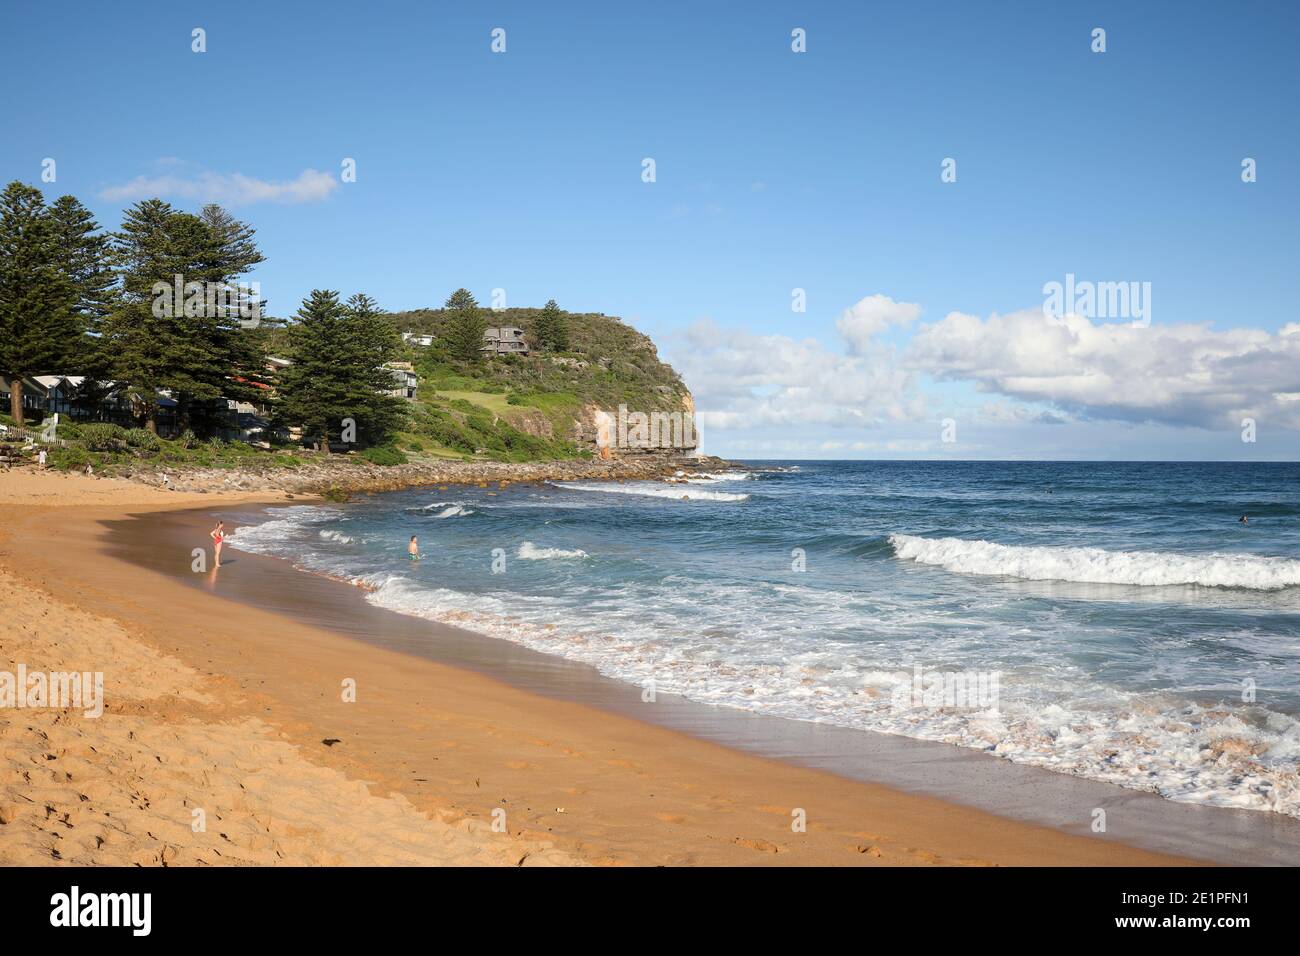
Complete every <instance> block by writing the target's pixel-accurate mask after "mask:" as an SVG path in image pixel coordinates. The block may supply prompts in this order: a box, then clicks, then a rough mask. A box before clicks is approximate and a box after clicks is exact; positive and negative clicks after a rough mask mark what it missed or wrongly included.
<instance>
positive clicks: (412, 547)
mask: <svg viewBox="0 0 1300 956" xmlns="http://www.w3.org/2000/svg"><path fill="white" fill-rule="evenodd" d="M406 553H407V554H408V555H409V556H410V558H411V560H412V561H419V560H420V542H419V541H418V540H417V539H416V537H415V535H411V543H410V544H408V545H407V546H406Z"/></svg>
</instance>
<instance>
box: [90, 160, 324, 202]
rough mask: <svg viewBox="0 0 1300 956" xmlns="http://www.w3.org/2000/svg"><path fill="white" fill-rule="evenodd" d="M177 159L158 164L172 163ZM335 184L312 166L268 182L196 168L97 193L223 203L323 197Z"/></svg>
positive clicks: (110, 197) (142, 178)
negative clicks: (285, 178)
mask: <svg viewBox="0 0 1300 956" xmlns="http://www.w3.org/2000/svg"><path fill="white" fill-rule="evenodd" d="M178 164H179V163H178V161H171V162H165V163H163V164H162V165H165V166H176V165H178ZM338 186H339V181H338V179H337V178H336V177H334V176H331V175H330V174H329V173H323V172H320V171H319V170H316V169H304V170H303V171H302V172H301V173H299V174H298V177H297V178H296V179H290V180H287V181H285V182H270V181H268V180H265V179H257V178H255V177H253V176H245V175H244V174H243V173H214V172H210V171H198V172H194V173H190V174H183V173H182V174H164V175H159V176H137V177H136V178H135V179H133V180H131V181H130V182H128V183H123V184H122V185H120V186H109V187H108V188H106V189H104V190H101V191H100V194H99V195H100V197H101V198H103V199H107V200H111V201H114V202H133V201H135V200H138V199H150V198H152V197H154V196H158V197H164V198H165V197H170V198H177V199H192V200H195V201H197V202H205V203H206V202H215V203H220V204H222V205H223V206H247V205H250V204H252V203H258V202H275V203H304V202H320V201H322V200H324V199H327V198H328V197H329V196H330V195H331V194H332V193H333V192H334V190H336V189H337V188H338Z"/></svg>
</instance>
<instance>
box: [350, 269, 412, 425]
mask: <svg viewBox="0 0 1300 956" xmlns="http://www.w3.org/2000/svg"><path fill="white" fill-rule="evenodd" d="M344 319H345V321H344V348H345V350H346V353H345V355H344V359H343V364H344V365H346V367H347V368H348V369H349V371H351V372H354V373H355V375H356V379H357V380H356V383H355V385H353V386H352V388H351V391H352V393H353V394H354V395H355V401H356V404H357V415H356V416H355V418H356V422H357V438H358V439H359V440H360V441H361V442H362V443H364V444H378V443H381V442H383V441H385V440H386V439H387V438H388V437H389V435H391V434H392V432H393V430H394V429H396V428H397V427H398V425H400V424H401V422H402V420H403V419H404V418H405V415H406V403H405V402H404V401H402V399H400V398H397V397H396V396H393V395H389V394H388V392H390V391H392V389H393V388H394V387H395V385H396V383H395V381H394V379H393V374H392V372H391V371H390V370H389V369H386V368H384V363H386V362H390V361H392V360H393V357H394V356H395V355H397V354H398V351H399V350H400V348H401V337H400V336H399V335H398V334H397V330H396V329H395V328H394V327H393V325H392V323H391V322H390V321H389V320H388V319H387V318H385V317H384V313H383V311H382V310H381V309H380V308H379V306H378V304H377V303H376V302H375V300H374V299H372V298H370V296H368V295H366V294H365V293H363V292H358V293H357V294H356V295H354V296H352V297H351V298H350V299H348V301H347V304H346V305H345V306H344Z"/></svg>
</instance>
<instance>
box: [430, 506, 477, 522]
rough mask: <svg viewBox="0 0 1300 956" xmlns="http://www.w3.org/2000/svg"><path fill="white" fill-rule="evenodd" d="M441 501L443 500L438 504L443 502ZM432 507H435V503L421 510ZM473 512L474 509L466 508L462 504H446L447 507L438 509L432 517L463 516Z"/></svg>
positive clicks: (431, 508)
mask: <svg viewBox="0 0 1300 956" xmlns="http://www.w3.org/2000/svg"><path fill="white" fill-rule="evenodd" d="M443 503H444V502H439V504H443ZM434 507H436V505H435V506H430V507H427V508H425V509H423V510H425V511H432V510H433V508H434ZM473 513H474V511H473V509H472V508H466V507H465V506H464V505H448V506H447V507H445V508H443V509H442V510H441V511H439V512H438V513H437V514H436V515H434V517H435V518H463V517H465V516H466V515H472V514H473Z"/></svg>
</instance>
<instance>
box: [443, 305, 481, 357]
mask: <svg viewBox="0 0 1300 956" xmlns="http://www.w3.org/2000/svg"><path fill="white" fill-rule="evenodd" d="M443 308H444V309H446V310H447V322H446V325H445V326H444V327H443V336H442V337H443V340H444V341H445V342H446V345H447V350H448V352H450V353H451V355H452V356H453V357H455V358H458V359H460V360H461V361H464V362H476V361H478V360H479V359H480V358H482V357H483V353H482V352H481V351H480V349H482V348H483V333H484V332H486V331H487V323H486V322H484V321H483V316H482V315H481V314H480V312H479V308H478V302H477V301H476V300H475V299H474V296H473V295H471V294H470V292H469V290H467V289H457V290H456V291H455V292H453V293H452V294H451V295H450V296H448V297H447V302H446V304H445V305H444V306H443Z"/></svg>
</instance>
